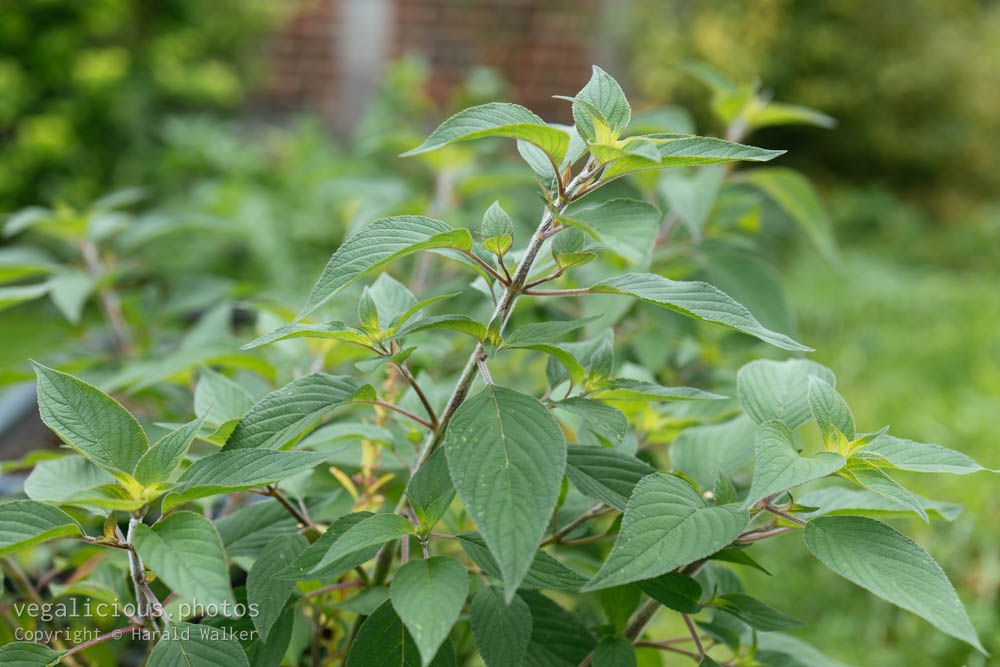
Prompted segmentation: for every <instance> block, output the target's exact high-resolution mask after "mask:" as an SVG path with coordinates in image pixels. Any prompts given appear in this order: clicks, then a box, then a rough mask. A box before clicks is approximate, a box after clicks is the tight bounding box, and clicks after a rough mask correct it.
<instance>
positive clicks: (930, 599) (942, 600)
mask: <svg viewBox="0 0 1000 667" xmlns="http://www.w3.org/2000/svg"><path fill="white" fill-rule="evenodd" d="M804 535H805V541H806V546H807V547H809V551H811V552H812V553H813V555H814V556H816V557H817V558H818V559H820V561H822V562H823V564H824V565H826V566H827V567H828V568H830V569H831V570H833V571H834V572H836V573H837V574H839V575H840V576H842V577H844V578H845V579H847V580H849V581H852V582H854V583H855V584H857V585H858V586H861V587H862V588H865V589H867V590H868V591H870V592H872V593H874V594H875V595H877V596H878V597H880V598H882V599H884V600H888V601H889V602H891V603H893V604H895V605H897V606H899V607H902V608H903V609H906V610H907V611H911V612H913V613H914V614H916V615H918V616H921V617H923V618H924V619H926V620H927V621H929V622H930V623H931V624H932V625H934V627H936V628H937V629H939V630H941V631H942V632H944V633H946V634H949V635H951V636H952V637H956V638H957V639H961V640H962V641H964V642H968V643H969V644H971V645H972V646H974V647H976V648H977V649H979V650H980V651H982V652H983V653H986V651H985V650H984V649H983V646H982V644H980V643H979V637H978V636H977V635H976V629H975V628H974V627H973V626H972V622H971V621H970V620H969V616H968V614H966V613H965V609H964V608H963V607H962V602H961V601H960V600H959V599H958V595H957V594H956V593H955V589H954V588H953V587H952V585H951V582H949V581H948V577H947V576H946V575H945V573H944V571H943V570H942V569H941V567H940V566H939V565H938V564H937V563H936V562H934V559H933V558H931V557H930V555H929V554H928V553H927V552H926V551H924V550H923V548H922V547H921V546H920V545H919V544H917V543H916V542H914V541H913V540H911V539H910V538H908V537H906V536H905V535H902V534H900V533H898V532H897V531H896V530H895V529H893V528H892V527H890V526H887V525H885V524H884V523H881V522H879V521H876V520H874V519H867V518H864V517H856V516H824V517H819V518H816V519H813V520H812V521H810V522H809V523H808V524H807V525H806V529H805V534H804Z"/></svg>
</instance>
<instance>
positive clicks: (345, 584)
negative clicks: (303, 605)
mask: <svg viewBox="0 0 1000 667" xmlns="http://www.w3.org/2000/svg"><path fill="white" fill-rule="evenodd" d="M364 585H365V581H364V580H363V579H352V580H351V581H342V582H340V583H339V584H332V585H330V586H324V587H323V588H317V589H316V590H314V591H312V592H311V593H306V594H305V595H303V596H302V597H303V598H314V597H316V596H318V595H323V594H325V593H332V592H333V591H342V590H344V589H345V588H356V587H357V586H364Z"/></svg>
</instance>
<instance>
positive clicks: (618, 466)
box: [566, 445, 656, 511]
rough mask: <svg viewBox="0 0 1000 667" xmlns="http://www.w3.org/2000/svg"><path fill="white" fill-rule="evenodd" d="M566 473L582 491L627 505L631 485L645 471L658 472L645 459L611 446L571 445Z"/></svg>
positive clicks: (621, 506)
mask: <svg viewBox="0 0 1000 667" xmlns="http://www.w3.org/2000/svg"><path fill="white" fill-rule="evenodd" d="M566 453H567V458H566V476H567V477H569V479H570V481H571V482H573V485H574V486H576V488H577V489H579V490H580V492H581V493H582V494H584V495H585V496H588V497H590V498H593V499H594V500H599V501H601V502H602V503H605V504H607V505H610V506H611V507H615V508H617V509H619V510H623V511H624V509H625V506H626V504H627V503H628V499H629V497H630V496H631V495H632V489H634V488H635V485H636V484H638V483H639V480H641V479H642V478H643V477H645V476H646V475H648V474H650V473H653V472H656V471H655V470H654V469H653V468H652V467H650V466H649V465H648V464H647V463H646V462H644V461H641V460H639V459H637V458H635V457H634V456H631V455H630V454H626V453H625V452H623V451H620V450H617V449H612V448H610V447H593V446H590V445H569V446H567V448H566Z"/></svg>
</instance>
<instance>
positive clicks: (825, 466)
mask: <svg viewBox="0 0 1000 667" xmlns="http://www.w3.org/2000/svg"><path fill="white" fill-rule="evenodd" d="M755 450H756V454H757V460H756V462H755V464H754V471H753V484H752V485H751V486H750V493H749V494H747V499H746V502H745V503H744V507H752V506H753V505H754V504H756V503H757V501H759V500H762V499H764V498H766V497H768V496H770V495H773V494H775V493H781V492H782V491H787V490H788V489H792V488H795V487H796V486H800V485H802V484H805V483H806V482H812V481H814V480H817V479H821V478H823V477H826V476H827V475H832V474H833V473H835V472H837V471H838V470H840V469H841V468H843V467H844V465H845V464H846V463H847V461H846V460H845V459H844V457H843V456H841V455H840V454H835V453H833V452H819V453H818V454H814V455H812V456H799V453H798V452H797V451H796V450H795V441H794V439H793V438H792V432H791V431H789V430H788V427H787V426H785V425H784V424H783V423H782V422H780V421H777V420H772V421H768V422H764V423H763V424H761V425H760V427H758V429H757V439H756V445H755Z"/></svg>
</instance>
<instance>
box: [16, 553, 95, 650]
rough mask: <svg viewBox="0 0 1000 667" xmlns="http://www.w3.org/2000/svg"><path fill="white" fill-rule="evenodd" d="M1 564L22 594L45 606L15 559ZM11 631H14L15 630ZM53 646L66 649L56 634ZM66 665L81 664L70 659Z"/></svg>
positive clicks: (53, 637) (53, 638)
mask: <svg viewBox="0 0 1000 667" xmlns="http://www.w3.org/2000/svg"><path fill="white" fill-rule="evenodd" d="M0 563H3V569H5V570H7V574H9V575H10V578H11V580H13V581H14V583H15V584H16V586H17V587H18V588H19V589H21V592H22V593H24V595H25V596H26V597H27V598H28V599H29V600H31V601H32V602H34V603H35V604H37V605H44V604H45V603H44V602H43V601H42V598H41V596H40V595H39V594H38V591H36V590H35V587H34V586H32V585H31V580H30V579H29V578H28V575H27V574H25V573H24V570H22V569H21V567H20V566H19V565H18V564H17V563H16V562H14V559H13V558H11V557H10V556H4V557H2V558H0ZM11 630H13V628H12V629H11ZM52 646H54V647H55V648H56V649H58V650H60V651H63V650H65V649H66V645H65V644H64V643H63V641H62V640H61V639H59V638H58V637H57V636H56V635H55V634H53V636H52ZM66 664H68V665H71V666H73V665H75V666H76V667H79V664H80V663H79V662H76V661H75V660H74V659H73V658H70V659H69V660H68V661H67V662H66Z"/></svg>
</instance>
